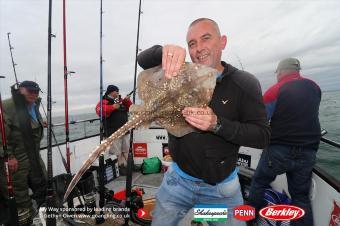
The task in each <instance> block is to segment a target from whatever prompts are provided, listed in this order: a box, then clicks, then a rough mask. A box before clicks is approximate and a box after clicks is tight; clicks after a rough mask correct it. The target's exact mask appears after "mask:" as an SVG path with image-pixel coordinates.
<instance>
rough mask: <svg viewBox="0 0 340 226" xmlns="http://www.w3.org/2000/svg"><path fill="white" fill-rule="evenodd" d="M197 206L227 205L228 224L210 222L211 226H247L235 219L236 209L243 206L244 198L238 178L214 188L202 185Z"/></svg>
mask: <svg viewBox="0 0 340 226" xmlns="http://www.w3.org/2000/svg"><path fill="white" fill-rule="evenodd" d="M198 195H199V196H198V200H197V202H196V204H211V205H214V204H225V205H227V208H228V219H227V221H226V222H208V224H209V225H210V226H246V223H245V222H244V221H239V220H237V219H235V218H234V216H233V215H234V214H233V212H234V208H235V207H237V206H240V205H243V197H242V193H241V186H240V182H239V179H238V177H236V178H235V179H234V180H232V181H229V182H227V183H221V184H217V185H216V186H212V185H209V184H206V183H202V184H201V186H200V190H199V192H198Z"/></svg>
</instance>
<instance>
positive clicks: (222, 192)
mask: <svg viewBox="0 0 340 226" xmlns="http://www.w3.org/2000/svg"><path fill="white" fill-rule="evenodd" d="M195 204H226V205H227V207H228V219H227V222H208V223H209V225H216V226H217V225H221V226H222V225H225V226H231V225H233V226H245V225H246V224H245V222H242V221H238V220H236V219H234V218H233V208H234V207H235V206H239V205H243V198H242V194H241V190H240V183H239V180H238V177H235V179H233V180H232V181H229V182H227V183H220V184H217V185H215V186H213V185H210V184H207V183H204V182H194V181H191V180H187V179H184V178H182V177H181V176H179V175H178V174H177V173H176V171H175V170H173V169H172V167H169V169H168V171H167V172H166V173H165V175H164V178H163V181H162V184H161V186H160V187H159V190H158V192H157V194H156V207H155V209H154V211H153V212H152V226H165V225H166V226H175V225H178V223H179V222H180V220H181V219H182V218H184V216H185V215H186V214H187V213H188V211H189V210H190V209H191V208H193V207H194V205H195Z"/></svg>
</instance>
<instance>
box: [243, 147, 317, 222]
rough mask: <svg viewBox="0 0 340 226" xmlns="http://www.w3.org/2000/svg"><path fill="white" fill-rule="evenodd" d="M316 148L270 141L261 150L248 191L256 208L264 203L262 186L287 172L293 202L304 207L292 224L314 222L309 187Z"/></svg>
mask: <svg viewBox="0 0 340 226" xmlns="http://www.w3.org/2000/svg"><path fill="white" fill-rule="evenodd" d="M316 151H317V150H315V149H310V148H303V147H294V146H285V145H274V144H273V145H270V146H269V147H268V150H265V151H264V152H263V153H262V156H261V159H260V161H259V164H258V166H257V168H256V172H255V174H254V176H253V178H252V183H251V189H250V195H249V204H250V205H252V206H254V207H255V208H256V212H257V213H258V211H259V210H260V209H261V208H263V207H264V206H265V205H266V202H265V201H264V198H263V197H264V190H265V189H266V188H268V187H269V184H270V183H271V182H272V181H274V180H275V178H276V176H277V175H280V174H283V173H286V175H287V181H288V190H289V194H290V195H291V198H292V205H295V206H298V207H300V208H302V209H303V210H305V215H304V216H303V217H302V218H300V219H299V220H296V221H291V225H293V226H296V225H309V226H313V213H312V208H311V203H310V200H309V189H310V185H311V177H312V169H313V166H314V164H315V159H316ZM269 161H271V167H270V166H269Z"/></svg>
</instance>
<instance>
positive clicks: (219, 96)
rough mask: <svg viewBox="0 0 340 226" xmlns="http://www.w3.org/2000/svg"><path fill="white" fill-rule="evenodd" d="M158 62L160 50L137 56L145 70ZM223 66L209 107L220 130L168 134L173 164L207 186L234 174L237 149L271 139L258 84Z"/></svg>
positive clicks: (235, 70) (229, 66)
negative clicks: (218, 123)
mask: <svg viewBox="0 0 340 226" xmlns="http://www.w3.org/2000/svg"><path fill="white" fill-rule="evenodd" d="M161 58H162V47H161V46H153V47H152V48H150V49H148V50H145V51H143V52H142V53H141V54H140V55H139V56H138V63H139V65H140V66H141V67H142V68H144V69H147V68H149V67H153V66H157V65H159V64H161ZM222 65H223V66H224V71H223V73H222V75H221V76H219V78H218V79H217V81H216V87H215V90H214V93H213V97H212V100H211V102H210V104H209V107H211V108H212V109H213V111H214V112H215V114H216V115H217V116H218V118H219V120H220V122H221V125H222V126H221V128H220V130H219V131H218V132H217V133H216V134H215V133H212V132H207V131H200V132H193V133H190V134H187V135H185V136H183V137H175V136H173V135H171V134H169V150H170V153H171V156H172V158H173V160H174V161H175V162H176V163H177V164H178V166H179V167H180V168H181V169H182V170H183V171H184V172H185V173H187V174H189V175H191V176H193V177H196V178H200V179H203V180H204V181H205V182H207V183H210V184H215V183H218V182H221V181H223V180H224V179H225V178H226V177H228V176H229V175H230V173H231V172H233V170H234V169H235V167H236V162H237V155H238V150H239V148H240V146H248V147H254V148H264V147H265V146H267V145H268V143H269V137H270V128H269V125H268V122H267V119H266V111H265V107H264V104H263V101H262V93H261V87H260V84H259V82H258V80H257V79H256V78H255V77H254V76H253V75H252V74H250V73H248V72H245V71H241V70H238V69H237V68H235V67H233V66H232V65H230V64H227V63H225V62H222Z"/></svg>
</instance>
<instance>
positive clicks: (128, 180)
mask: <svg viewBox="0 0 340 226" xmlns="http://www.w3.org/2000/svg"><path fill="white" fill-rule="evenodd" d="M141 6H142V0H139V8H138V23H137V38H136V39H137V40H136V52H135V73H134V77H133V90H132V93H133V98H132V99H133V103H135V100H136V92H134V91H135V90H136V89H137V88H136V83H137V56H138V50H139V27H140V15H141V14H142V10H141ZM132 147H133V129H132V130H131V132H130V147H129V153H128V159H127V172H126V187H125V189H126V207H127V208H129V211H130V213H129V215H132V208H131V206H132V205H131V193H132V191H131V190H132V170H133V165H134V162H133V154H132ZM124 225H125V226H128V225H129V218H127V217H126V218H125V222H124Z"/></svg>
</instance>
